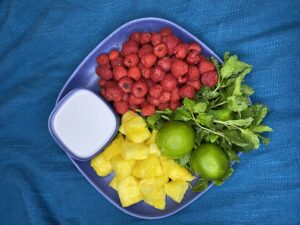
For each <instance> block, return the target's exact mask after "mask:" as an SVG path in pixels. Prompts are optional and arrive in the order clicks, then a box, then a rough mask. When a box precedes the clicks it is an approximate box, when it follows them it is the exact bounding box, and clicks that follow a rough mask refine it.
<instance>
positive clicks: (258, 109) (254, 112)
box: [242, 104, 269, 126]
mask: <svg viewBox="0 0 300 225" xmlns="http://www.w3.org/2000/svg"><path fill="white" fill-rule="evenodd" d="M268 111H269V110H268V108H267V107H266V106H264V105H262V104H255V105H251V106H249V107H248V108H247V109H246V110H245V111H243V112H242V118H248V117H252V118H253V119H254V120H253V121H252V125H253V126H255V125H259V124H260V123H261V121H262V120H263V119H264V118H265V116H266V115H267V113H268Z"/></svg>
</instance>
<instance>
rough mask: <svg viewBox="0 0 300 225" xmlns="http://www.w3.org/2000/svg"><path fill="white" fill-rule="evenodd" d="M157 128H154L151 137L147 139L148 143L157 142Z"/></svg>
mask: <svg viewBox="0 0 300 225" xmlns="http://www.w3.org/2000/svg"><path fill="white" fill-rule="evenodd" d="M156 134H157V130H152V133H151V136H150V138H149V139H148V140H147V141H146V145H149V146H150V145H151V144H155V138H156Z"/></svg>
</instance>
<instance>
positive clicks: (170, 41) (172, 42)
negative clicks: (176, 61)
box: [162, 35, 179, 55]
mask: <svg viewBox="0 0 300 225" xmlns="http://www.w3.org/2000/svg"><path fill="white" fill-rule="evenodd" d="M178 41H179V40H178V38H177V37H175V36H174V35H168V36H164V37H163V38H162V42H163V43H165V44H166V45H167V46H168V50H169V51H168V54H169V55H173V53H174V49H175V47H176V45H177V44H178Z"/></svg>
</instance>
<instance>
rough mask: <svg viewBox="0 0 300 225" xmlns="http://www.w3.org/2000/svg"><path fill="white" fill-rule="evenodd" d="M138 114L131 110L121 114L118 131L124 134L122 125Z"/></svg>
mask: <svg viewBox="0 0 300 225" xmlns="http://www.w3.org/2000/svg"><path fill="white" fill-rule="evenodd" d="M137 116H138V114H136V113H134V112H132V111H130V110H129V111H127V112H126V113H125V114H124V115H123V116H122V120H121V126H120V128H119V131H120V132H121V133H122V134H125V127H124V125H125V124H126V123H128V121H130V120H131V119H133V118H134V117H137Z"/></svg>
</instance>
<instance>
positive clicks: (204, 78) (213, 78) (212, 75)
mask: <svg viewBox="0 0 300 225" xmlns="http://www.w3.org/2000/svg"><path fill="white" fill-rule="evenodd" d="M217 82H218V74H217V72H216V71H210V72H207V73H204V74H202V75H201V83H202V84H203V85H205V86H207V87H213V86H215V85H216V84H217Z"/></svg>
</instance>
